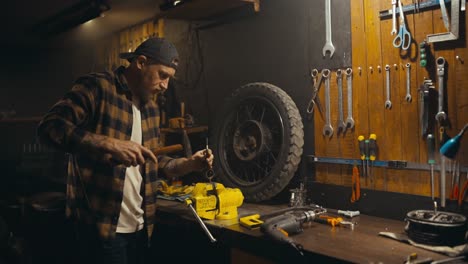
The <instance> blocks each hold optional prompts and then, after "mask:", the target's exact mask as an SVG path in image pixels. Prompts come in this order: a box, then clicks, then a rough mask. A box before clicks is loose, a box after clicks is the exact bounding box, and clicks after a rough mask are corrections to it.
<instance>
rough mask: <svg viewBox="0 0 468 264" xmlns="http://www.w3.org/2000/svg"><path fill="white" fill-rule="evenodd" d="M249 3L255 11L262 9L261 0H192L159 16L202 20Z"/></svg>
mask: <svg viewBox="0 0 468 264" xmlns="http://www.w3.org/2000/svg"><path fill="white" fill-rule="evenodd" d="M248 5H250V6H252V7H253V8H254V10H255V12H258V11H259V10H260V0H192V1H189V2H187V3H184V4H182V5H180V6H178V7H174V8H172V9H169V10H166V11H162V12H161V13H160V16H159V18H173V19H184V20H202V19H204V18H209V17H213V16H216V15H219V14H222V13H225V12H227V11H229V10H230V9H234V8H238V7H241V6H248Z"/></svg>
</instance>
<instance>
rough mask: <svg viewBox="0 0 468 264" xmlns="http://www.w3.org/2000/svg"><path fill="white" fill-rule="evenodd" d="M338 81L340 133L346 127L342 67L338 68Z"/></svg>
mask: <svg viewBox="0 0 468 264" xmlns="http://www.w3.org/2000/svg"><path fill="white" fill-rule="evenodd" d="M336 81H337V83H338V126H337V127H338V133H340V132H342V131H344V130H345V129H346V125H345V123H344V120H343V119H344V117H343V77H342V72H341V69H338V70H336Z"/></svg>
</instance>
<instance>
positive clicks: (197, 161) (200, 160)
mask: <svg viewBox="0 0 468 264" xmlns="http://www.w3.org/2000/svg"><path fill="white" fill-rule="evenodd" d="M213 160H214V156H213V153H212V151H211V149H203V150H199V151H197V152H196V153H195V154H193V155H192V157H190V163H191V164H192V171H202V170H204V169H207V168H209V169H211V168H212V167H213Z"/></svg>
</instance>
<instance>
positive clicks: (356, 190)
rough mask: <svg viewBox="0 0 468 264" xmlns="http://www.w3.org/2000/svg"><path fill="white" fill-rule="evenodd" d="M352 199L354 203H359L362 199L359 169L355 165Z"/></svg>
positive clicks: (352, 179) (352, 180)
mask: <svg viewBox="0 0 468 264" xmlns="http://www.w3.org/2000/svg"><path fill="white" fill-rule="evenodd" d="M351 188H352V191H351V199H350V201H351V202H352V203H354V202H357V201H359V199H360V198H361V179H360V175H359V169H358V167H357V165H356V164H354V165H353V175H352V178H351Z"/></svg>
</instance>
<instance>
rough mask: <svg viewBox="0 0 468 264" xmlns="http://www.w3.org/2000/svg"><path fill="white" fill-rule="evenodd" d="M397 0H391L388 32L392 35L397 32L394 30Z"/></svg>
mask: <svg viewBox="0 0 468 264" xmlns="http://www.w3.org/2000/svg"><path fill="white" fill-rule="evenodd" d="M396 1H397V0H392V32H390V33H391V34H392V35H395V34H396V33H397V30H396V4H397V2H396Z"/></svg>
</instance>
